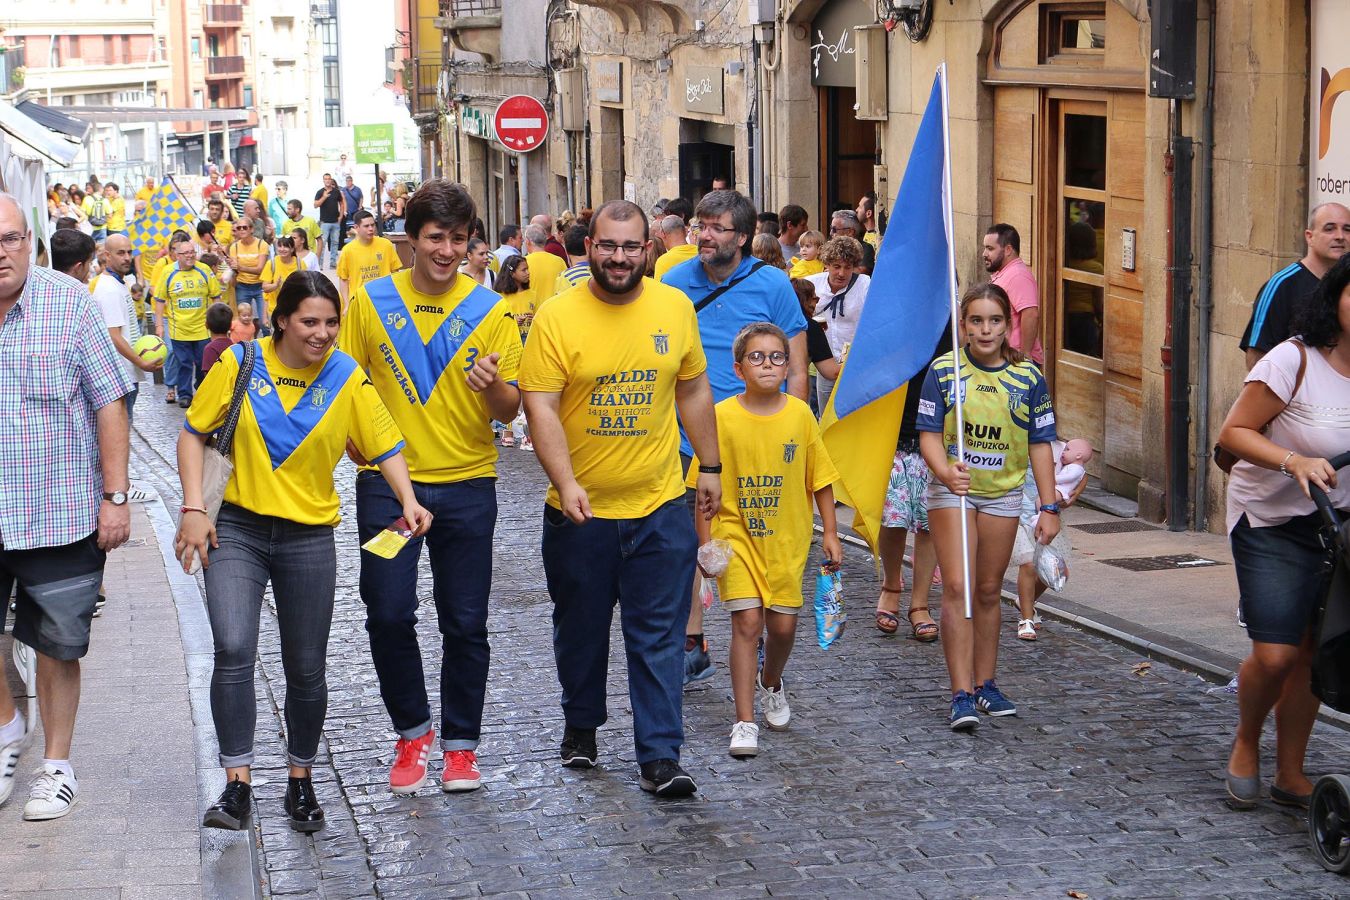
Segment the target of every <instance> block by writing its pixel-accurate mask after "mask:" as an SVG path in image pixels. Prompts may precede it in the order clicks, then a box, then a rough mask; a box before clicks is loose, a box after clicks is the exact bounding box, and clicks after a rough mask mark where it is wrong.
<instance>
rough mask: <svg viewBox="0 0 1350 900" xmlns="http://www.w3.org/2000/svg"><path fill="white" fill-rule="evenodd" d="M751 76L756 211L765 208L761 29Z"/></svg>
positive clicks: (752, 178) (752, 53)
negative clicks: (760, 65) (753, 99)
mask: <svg viewBox="0 0 1350 900" xmlns="http://www.w3.org/2000/svg"><path fill="white" fill-rule="evenodd" d="M750 74H751V84H752V85H753V88H752V89H751V91H750V94H751V96H753V97H754V98H755V102H754V110H755V112H754V115H752V116H751V117H750V201H751V202H752V203H754V204H755V208H756V209H763V208H764V184H763V178H764V91H763V90H762V88H761V83H760V82H761V78H762V75H761V73H760V71H759V29H758V28H754V29H753V38H752V40H751V42H750Z"/></svg>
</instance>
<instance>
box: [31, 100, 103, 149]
mask: <svg viewBox="0 0 1350 900" xmlns="http://www.w3.org/2000/svg"><path fill="white" fill-rule="evenodd" d="M15 108H16V109H17V110H18V111H19V112H21V113H23V114H24V115H25V116H27V117H28V118H30V119H32V120H33V121H34V122H37V123H38V124H39V125H41V126H43V127H44V128H47V129H49V130H51V131H56V132H59V133H61V134H64V135H66V136H67V137H69V138H70V139H71V140H72V141H75V142H76V143H80V144H82V143H84V138H85V135H87V134H88V133H89V123H88V122H83V121H81V120H79V119H77V118H75V117H74V116H68V115H66V114H65V113H63V112H61V110H59V109H57V108H56V107H54V106H43V105H42V104H41V103H34V102H33V101H32V100H24V101H22V102H21V103H19V104H18V106H16V107H15Z"/></svg>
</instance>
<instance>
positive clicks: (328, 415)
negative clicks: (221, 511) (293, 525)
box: [183, 338, 403, 525]
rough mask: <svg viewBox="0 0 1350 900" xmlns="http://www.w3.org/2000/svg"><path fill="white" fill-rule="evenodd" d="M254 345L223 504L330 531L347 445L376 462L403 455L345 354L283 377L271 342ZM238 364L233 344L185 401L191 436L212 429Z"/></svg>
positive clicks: (240, 354)
mask: <svg viewBox="0 0 1350 900" xmlns="http://www.w3.org/2000/svg"><path fill="white" fill-rule="evenodd" d="M256 343H257V347H258V352H257V355H256V356H255V358H254V363H253V374H252V377H251V378H250V379H249V384H248V390H247V392H246V393H245V394H244V404H243V407H242V408H241V409H240V412H239V424H238V426H237V427H236V428H235V433H234V450H233V459H234V474H233V475H231V476H230V483H229V484H228V485H227V486H226V488H225V500H226V502H227V503H233V504H234V505H236V506H240V507H243V508H244V509H247V510H250V511H251V512H254V513H257V514H258V515H262V516H276V517H278V518H282V519H289V520H291V521H293V522H299V523H300V524H302V525H337V524H338V521H339V516H338V495H337V491H336V490H335V489H334V487H333V468H334V467H335V466H336V465H337V463H338V460H339V459H340V458H341V457H342V454H343V452H344V451H345V450H346V447H347V440H348V439H349V438H350V439H351V441H352V443H354V444H355V445H356V449H357V450H359V451H360V452H361V454H362V455H363V456H365V457H366V458H367V459H369V460H371V461H372V462H377V463H378V462H382V461H383V460H385V459H387V458H388V457H390V456H392V455H394V454H395V453H397V452H399V451H400V450H402V449H403V437H402V435H400V433H399V430H398V426H397V425H395V424H394V420H393V418H392V417H391V416H390V415H389V411H388V410H387V409H386V408H385V405H384V403H383V402H381V400H380V396H379V394H378V393H376V391H375V388H374V386H372V385H371V383H370V380H369V379H368V378H366V374H365V372H362V371H361V368H360V367H359V366H358V365H357V364H356V360H354V359H352V358H351V357H350V356H348V355H347V354H346V353H343V352H342V351H340V350H337V349H334V350H332V351H330V352H329V354H328V355H327V356H326V357H325V358H324V359H323V360H321V361H320V362H317V363H315V364H314V365H312V366H310V367H308V368H305V369H292V368H290V367H288V366H286V365H285V364H283V363H282V362H281V360H280V359H279V358H278V357H277V354H276V350H275V349H274V348H273V346H272V339H271V338H262V339H261V340H259V341H257V342H256ZM243 360H244V345H243V344H236V345H234V346H233V347H231V348H229V349H228V350H226V351H225V352H224V353H222V354H221V356H220V361H219V362H217V363H216V364H215V365H213V366H212V367H211V369H210V371H208V372H207V373H206V378H205V379H204V380H203V381H202V384H201V387H200V388H198V389H197V394H196V396H194V397H193V398H192V407H191V408H190V409H189V410H188V413H187V420H186V421H185V422H184V425H183V427H185V428H186V429H187V430H188V431H191V432H193V433H194V434H210V433H211V432H213V431H215V430H216V429H218V428H220V426H221V425H222V424H223V423H224V421H225V415H226V413H227V412H228V411H229V408H230V398H231V396H232V395H233V393H234V384H235V380H236V378H237V376H238V374H239V367H240V366H241V365H242V363H243Z"/></svg>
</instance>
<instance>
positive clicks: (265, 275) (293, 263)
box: [262, 256, 305, 315]
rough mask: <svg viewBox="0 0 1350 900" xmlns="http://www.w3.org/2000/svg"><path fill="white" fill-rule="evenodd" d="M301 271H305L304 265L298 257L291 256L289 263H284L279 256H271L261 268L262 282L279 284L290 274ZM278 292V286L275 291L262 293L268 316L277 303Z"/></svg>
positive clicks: (279, 289)
mask: <svg viewBox="0 0 1350 900" xmlns="http://www.w3.org/2000/svg"><path fill="white" fill-rule="evenodd" d="M303 271H305V263H304V260H302V259H300V257H298V256H292V257H291V258H290V260H289V261H285V260H283V259H282V258H281V257H279V256H273V257H272V258H271V259H269V260H268V261H267V265H265V266H263V271H262V280H263V282H264V283H266V284H271V283H272V282H274V281H276V282H281V281H285V280H286V278H287V276H289V275H290V274H291V273H293V272H303ZM280 292H281V286H280V285H278V286H277V289H276V290H275V291H271V292H267V291H264V292H263V303H265V304H266V305H267V314H268V315H271V314H272V308H273V307H274V306H276V303H277V294H278V293H280Z"/></svg>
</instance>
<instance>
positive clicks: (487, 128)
mask: <svg viewBox="0 0 1350 900" xmlns="http://www.w3.org/2000/svg"><path fill="white" fill-rule="evenodd" d="M459 121H460V127H462V128H463V129H464V133H465V134H467V135H470V136H472V137H476V138H482V139H483V140H489V141H490V140H492V125H491V120H490V119H489V118H488V114H487V112H486V111H485V110H481V109H479V108H478V107H476V106H461V107H460V108H459Z"/></svg>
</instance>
